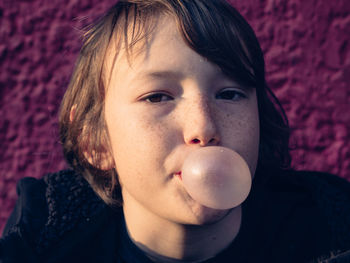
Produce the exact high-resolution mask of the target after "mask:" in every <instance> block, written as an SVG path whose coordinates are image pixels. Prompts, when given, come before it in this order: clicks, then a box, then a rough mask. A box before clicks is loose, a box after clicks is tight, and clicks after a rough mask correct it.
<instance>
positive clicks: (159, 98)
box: [142, 93, 173, 103]
mask: <svg viewBox="0 0 350 263" xmlns="http://www.w3.org/2000/svg"><path fill="white" fill-rule="evenodd" d="M142 100H144V101H147V102H150V103H159V102H163V101H168V100H173V98H172V97H170V96H169V95H166V94H164V93H154V94H151V95H149V96H146V97H144V98H143V99H142Z"/></svg>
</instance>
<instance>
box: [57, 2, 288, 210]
mask: <svg viewBox="0 0 350 263" xmlns="http://www.w3.org/2000/svg"><path fill="white" fill-rule="evenodd" d="M160 14H170V15H172V16H173V17H174V18H175V19H176V22H177V25H178V29H179V31H180V33H181V35H182V37H183V39H184V41H185V43H187V44H188V46H189V47H191V48H192V49H193V50H194V51H195V52H197V53H198V54H200V55H202V56H203V57H205V58H207V59H208V60H209V61H210V62H212V63H215V64H217V65H218V66H219V67H220V68H221V70H222V71H223V72H224V73H225V74H227V75H228V76H230V77H232V78H234V79H235V80H236V81H238V82H240V83H241V84H242V85H248V86H251V87H255V88H256V90H257V97H258V107H259V118H260V129H261V130H260V152H259V160H258V169H257V171H258V170H261V169H266V168H271V167H278V168H280V167H288V166H289V164H290V155H289V148H288V141H289V127H288V121H287V118H286V116H285V113H284V111H283V109H282V107H281V105H280V103H279V102H278V100H277V98H276V97H275V96H274V94H273V93H272V91H271V90H270V89H269V87H268V86H267V85H266V81H265V66H264V58H263V54H262V51H261V48H260V45H259V43H258V41H257V39H256V36H255V34H254V32H253V30H252V29H251V27H250V26H249V24H248V23H247V22H246V21H245V20H244V18H243V17H242V16H241V15H240V14H239V13H238V11H237V10H236V9H234V8H233V7H232V6H231V5H230V4H228V3H227V2H226V1H224V0H211V1H205V0H191V1H189V0H121V1H119V2H118V3H117V4H116V5H114V6H113V7H112V8H111V9H110V10H109V11H108V12H107V13H106V14H105V15H104V16H103V17H102V18H101V19H100V20H99V21H98V22H97V23H96V24H95V25H94V26H93V27H91V28H90V29H89V30H88V31H87V32H86V34H85V35H84V44H83V47H82V49H81V51H80V55H79V58H78V60H77V63H76V66H75V70H74V73H73V75H72V78H71V81H70V84H69V87H68V90H67V91H66V93H65V96H64V98H63V101H62V104H61V110H60V119H59V123H60V139H61V142H62V144H63V149H64V156H65V158H66V159H67V161H68V163H69V164H70V165H71V166H72V167H73V169H75V170H77V171H79V172H81V173H82V174H83V175H84V176H85V178H86V179H87V180H88V181H89V183H90V184H91V185H92V187H93V189H94V190H95V191H96V193H97V194H98V195H99V196H100V197H101V198H102V199H103V200H104V201H105V202H106V203H108V204H117V205H118V204H119V205H120V204H121V202H122V198H121V189H120V186H119V184H118V179H117V174H116V171H115V169H110V162H111V161H110V158H108V156H111V153H110V152H109V149H110V147H109V139H108V131H107V128H106V123H105V119H104V96H105V85H106V83H105V79H104V72H103V68H104V67H103V65H104V58H105V55H106V52H107V49H108V46H109V44H110V42H111V39H112V38H116V40H117V41H116V43H117V46H120V44H121V43H122V42H121V41H123V43H124V46H125V47H126V51H127V54H128V53H129V52H132V47H133V46H134V45H135V43H137V42H138V41H139V40H141V39H145V38H146V37H147V36H148V35H149V34H150V33H152V28H153V27H154V26H155V25H156V21H157V18H158V17H159V15H160ZM117 50H118V49H117ZM116 55H117V54H116ZM71 109H74V118H73V119H71V118H70V112H71ZM87 156H88V157H87Z"/></svg>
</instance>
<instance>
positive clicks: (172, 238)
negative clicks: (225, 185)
mask: <svg viewBox="0 0 350 263" xmlns="http://www.w3.org/2000/svg"><path fill="white" fill-rule="evenodd" d="M124 216H125V221H126V226H127V229H128V234H129V236H130V238H131V240H132V241H133V242H134V243H135V244H136V245H137V246H138V247H139V248H140V249H141V250H143V251H144V252H145V253H146V254H147V255H149V256H150V257H151V258H152V259H155V261H157V260H160V261H161V262H172V261H174V260H175V261H176V260H183V261H202V260H206V259H209V258H212V257H214V256H215V255H217V254H218V253H220V252H221V251H222V250H224V249H225V248H226V247H228V246H229V245H230V243H231V242H232V241H233V240H234V238H235V237H236V236H237V234H238V232H239V229H240V225H241V217H242V209H241V206H239V207H236V208H234V209H231V210H228V211H227V214H226V215H225V216H224V217H223V218H221V219H220V220H219V221H217V222H214V223H210V224H204V225H186V224H181V223H177V222H171V221H169V220H165V219H163V218H160V217H158V216H157V215H154V214H152V213H151V212H149V211H148V210H146V209H142V206H141V205H140V207H136V208H135V209H125V207H124Z"/></svg>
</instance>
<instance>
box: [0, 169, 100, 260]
mask: <svg viewBox="0 0 350 263" xmlns="http://www.w3.org/2000/svg"><path fill="white" fill-rule="evenodd" d="M17 193H18V200H17V203H16V207H15V209H14V211H13V213H12V215H11V216H10V218H9V221H8V223H7V225H6V228H5V231H4V233H3V238H2V239H1V243H0V250H1V246H4V245H6V243H11V242H6V241H9V240H16V242H21V243H25V244H26V245H27V246H28V247H30V248H31V249H32V250H33V251H34V252H35V253H37V254H40V253H42V252H43V251H45V250H47V249H48V248H50V247H51V246H52V245H53V244H56V243H57V242H59V240H60V239H61V238H62V237H63V236H65V235H66V234H67V233H69V232H70V231H71V230H72V229H76V228H79V226H81V225H83V224H84V223H86V222H90V221H93V219H94V218H96V217H98V216H99V215H100V214H101V213H102V212H103V211H104V210H105V209H106V205H105V203H104V202H103V201H102V200H101V199H100V198H99V197H98V196H97V195H96V194H95V192H94V191H93V190H92V188H91V187H90V185H89V183H88V182H87V181H86V180H85V179H84V178H83V177H82V176H81V175H80V174H78V173H76V172H74V171H72V170H64V171H60V172H57V173H51V174H47V175H45V176H44V177H43V178H41V179H35V178H23V179H21V180H20V181H19V182H18V184H17Z"/></svg>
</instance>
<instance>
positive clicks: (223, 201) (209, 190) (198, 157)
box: [182, 146, 252, 209]
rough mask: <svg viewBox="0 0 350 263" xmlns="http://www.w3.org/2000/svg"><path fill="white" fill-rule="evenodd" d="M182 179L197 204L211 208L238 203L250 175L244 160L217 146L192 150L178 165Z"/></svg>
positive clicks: (245, 191) (247, 188)
mask: <svg viewBox="0 0 350 263" xmlns="http://www.w3.org/2000/svg"><path fill="white" fill-rule="evenodd" d="M182 181H183V183H184V186H185V188H186V190H187V192H188V193H189V195H190V196H191V197H192V198H193V199H194V200H196V201H197V202H198V203H200V204H202V205H204V206H207V207H210V208H214V209H230V208H233V207H236V206H238V205H240V204H241V203H242V202H243V201H244V200H245V199H246V198H247V197H248V194H249V192H250V188H251V184H252V178H251V174H250V170H249V168H248V165H247V163H246V162H245V161H244V159H243V158H242V157H241V156H240V155H239V154H238V153H237V152H235V151H233V150H231V149H229V148H225V147H219V146H210V147H203V148H199V149H197V150H195V151H193V152H192V153H191V154H190V155H189V156H188V157H187V159H186V160H185V162H184V164H183V167H182Z"/></svg>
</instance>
